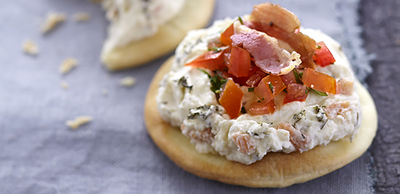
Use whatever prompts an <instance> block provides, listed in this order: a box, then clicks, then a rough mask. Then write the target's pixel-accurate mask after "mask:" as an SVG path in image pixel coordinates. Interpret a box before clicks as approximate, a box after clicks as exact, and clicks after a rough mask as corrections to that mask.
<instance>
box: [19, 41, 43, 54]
mask: <svg viewBox="0 0 400 194" xmlns="http://www.w3.org/2000/svg"><path fill="white" fill-rule="evenodd" d="M22 50H23V51H24V52H25V53H27V54H30V55H37V54H38V53H39V48H38V46H37V45H36V43H34V42H33V41H31V40H26V41H25V42H24V43H23V44H22Z"/></svg>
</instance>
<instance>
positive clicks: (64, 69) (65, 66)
mask: <svg viewBox="0 0 400 194" xmlns="http://www.w3.org/2000/svg"><path fill="white" fill-rule="evenodd" d="M77 65H78V61H77V60H76V59H74V58H68V59H65V60H64V61H63V62H62V64H61V66H60V68H59V71H60V72H61V73H62V74H66V73H68V72H70V71H71V69H72V68H74V67H75V66H77Z"/></svg>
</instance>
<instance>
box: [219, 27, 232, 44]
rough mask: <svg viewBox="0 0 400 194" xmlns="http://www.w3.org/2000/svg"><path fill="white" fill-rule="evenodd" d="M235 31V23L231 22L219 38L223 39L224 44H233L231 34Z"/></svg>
mask: <svg viewBox="0 0 400 194" xmlns="http://www.w3.org/2000/svg"><path fill="white" fill-rule="evenodd" d="M233 33H234V29H233V24H231V25H230V26H229V27H228V28H227V29H226V30H225V31H224V32H223V33H222V34H221V37H220V38H219V40H220V41H221V43H222V44H224V45H231V44H232V40H231V36H232V35H233Z"/></svg>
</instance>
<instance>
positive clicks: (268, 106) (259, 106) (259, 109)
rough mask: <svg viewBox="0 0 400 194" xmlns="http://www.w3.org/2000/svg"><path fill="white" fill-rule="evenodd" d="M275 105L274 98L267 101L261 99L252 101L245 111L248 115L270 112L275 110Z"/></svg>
mask: <svg viewBox="0 0 400 194" xmlns="http://www.w3.org/2000/svg"><path fill="white" fill-rule="evenodd" d="M275 109H276V106H275V102H274V100H270V101H269V102H267V101H265V100H263V101H260V102H253V103H252V104H251V105H250V108H249V110H248V111H247V112H248V113H249V114H250V115H264V114H272V113H274V112H275Z"/></svg>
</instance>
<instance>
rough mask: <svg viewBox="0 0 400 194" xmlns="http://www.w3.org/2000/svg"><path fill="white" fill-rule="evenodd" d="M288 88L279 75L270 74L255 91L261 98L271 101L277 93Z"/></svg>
mask: <svg viewBox="0 0 400 194" xmlns="http://www.w3.org/2000/svg"><path fill="white" fill-rule="evenodd" d="M285 88H286V86H285V84H284V83H283V82H282V79H281V78H280V77H279V76H277V75H272V74H271V75H268V76H266V77H265V78H263V79H262V80H261V81H260V83H259V84H258V86H257V87H256V88H254V92H255V93H256V95H257V96H258V97H259V98H260V99H261V100H265V101H267V102H269V101H271V100H272V99H273V98H274V97H275V96H276V95H278V94H279V93H280V92H282V91H283V90H284V89H285Z"/></svg>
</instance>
